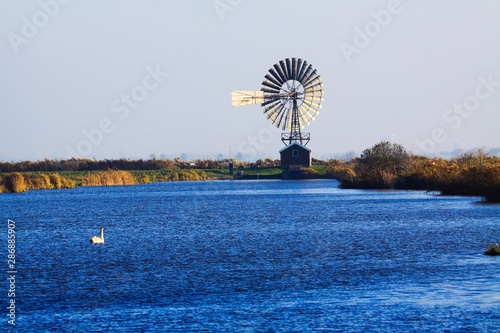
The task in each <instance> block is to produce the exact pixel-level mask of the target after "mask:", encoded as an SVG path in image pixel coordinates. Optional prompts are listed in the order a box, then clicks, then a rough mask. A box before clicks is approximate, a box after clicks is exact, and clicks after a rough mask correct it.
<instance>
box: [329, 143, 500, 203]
mask: <svg viewBox="0 0 500 333" xmlns="http://www.w3.org/2000/svg"><path fill="white" fill-rule="evenodd" d="M328 173H329V176H331V177H333V178H336V179H338V180H339V181H340V183H341V184H340V186H341V187H342V188H358V189H405V190H426V191H430V192H438V193H440V194H442V195H461V196H477V197H483V198H484V200H485V201H487V202H500V158H499V157H496V156H490V155H488V154H487V153H486V152H484V151H483V150H481V149H477V150H473V151H470V152H468V153H465V154H462V155H460V156H458V157H456V158H453V159H451V160H445V159H443V158H429V157H425V156H418V155H413V154H411V153H408V152H407V151H406V149H404V148H403V147H402V146H400V145H397V144H392V143H389V142H381V143H379V144H377V145H375V146H373V147H372V148H369V149H366V150H365V151H364V152H363V153H362V154H361V156H360V157H357V158H355V159H352V160H350V161H348V162H340V161H339V162H338V163H337V164H336V165H334V166H331V167H330V168H329V169H328Z"/></svg>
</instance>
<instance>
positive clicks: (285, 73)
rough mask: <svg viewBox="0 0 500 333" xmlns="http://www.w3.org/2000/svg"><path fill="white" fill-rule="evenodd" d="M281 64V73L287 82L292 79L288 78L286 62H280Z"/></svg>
mask: <svg viewBox="0 0 500 333" xmlns="http://www.w3.org/2000/svg"><path fill="white" fill-rule="evenodd" d="M279 64H280V68H281V71H282V72H283V74H284V75H285V82H286V81H288V80H290V77H289V76H288V72H287V70H286V64H285V60H280V62H279Z"/></svg>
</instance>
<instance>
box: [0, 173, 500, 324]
mask: <svg viewBox="0 0 500 333" xmlns="http://www.w3.org/2000/svg"><path fill="white" fill-rule="evenodd" d="M337 185H338V183H337V182H336V181H327V180H324V181H323V180H321V181H291V182H288V181H210V182H175V183H159V184H151V185H142V186H126V187H86V188H77V189H71V190H40V191H30V192H27V193H23V194H2V195H0V209H1V211H0V213H1V218H2V220H4V222H5V223H3V225H4V232H3V235H4V236H2V248H3V249H6V238H7V237H6V232H7V227H6V225H7V219H11V220H15V221H16V230H17V243H16V246H17V270H18V274H17V281H16V282H17V291H18V292H17V294H16V304H17V309H16V310H17V317H16V324H17V325H16V330H17V331H19V332H193V331H195V332H278V331H283V332H311V331H313V332H322V331H329V332H332V331H333V332H495V331H497V332H498V331H500V257H487V256H484V255H483V254H482V253H483V251H484V250H485V248H486V246H487V245H488V244H489V243H491V242H494V241H498V242H500V205H486V204H482V203H481V202H480V199H479V198H470V197H469V198H464V197H440V196H434V195H429V194H425V193H423V192H415V191H362V190H340V189H338V188H337ZM101 226H104V227H105V244H104V245H93V244H90V243H89V239H90V237H91V236H93V235H98V234H99V228H100V227H101ZM2 252H3V253H6V250H2ZM5 257H6V254H5ZM4 262H6V260H4ZM2 265H4V267H5V269H3V268H2V271H4V272H5V273H4V275H5V277H7V273H6V271H7V267H6V264H5V263H4V264H2ZM6 286H7V284H4V289H5V292H2V294H3V295H4V296H3V298H2V299H3V300H4V306H2V307H1V308H3V309H5V306H6V304H7V298H6V291H7V287H6ZM3 311H4V312H5V315H2V316H1V317H0V318H2V319H1V320H2V322H0V327H2V328H1V329H3V328H9V325H8V324H7V319H8V317H7V316H6V314H7V310H3Z"/></svg>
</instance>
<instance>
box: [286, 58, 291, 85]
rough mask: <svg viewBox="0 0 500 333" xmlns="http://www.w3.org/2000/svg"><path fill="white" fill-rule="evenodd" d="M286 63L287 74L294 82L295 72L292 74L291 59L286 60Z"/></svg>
mask: <svg viewBox="0 0 500 333" xmlns="http://www.w3.org/2000/svg"><path fill="white" fill-rule="evenodd" d="M285 63H286V72H287V74H288V79H289V80H292V79H293V72H292V62H291V60H290V58H286V59H285Z"/></svg>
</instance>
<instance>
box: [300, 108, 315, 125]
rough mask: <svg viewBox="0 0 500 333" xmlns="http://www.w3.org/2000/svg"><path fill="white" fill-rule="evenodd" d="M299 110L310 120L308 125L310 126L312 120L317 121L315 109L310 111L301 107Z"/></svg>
mask: <svg viewBox="0 0 500 333" xmlns="http://www.w3.org/2000/svg"><path fill="white" fill-rule="evenodd" d="M299 110H300V111H301V112H302V113H303V114H304V115H305V116H307V119H308V125H309V122H310V121H311V120H314V119H315V116H316V114H317V111H316V110H314V109H309V108H306V107H304V106H302V105H301V106H300V107H299Z"/></svg>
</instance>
